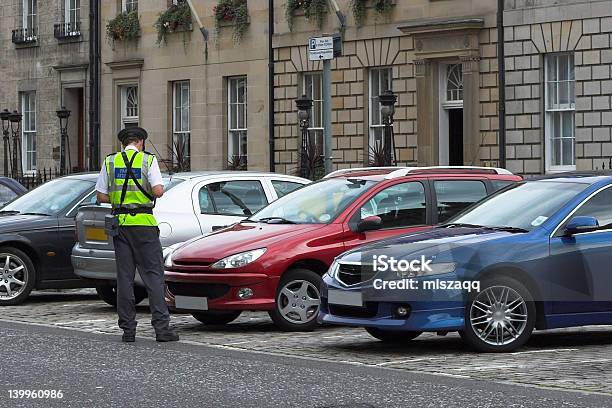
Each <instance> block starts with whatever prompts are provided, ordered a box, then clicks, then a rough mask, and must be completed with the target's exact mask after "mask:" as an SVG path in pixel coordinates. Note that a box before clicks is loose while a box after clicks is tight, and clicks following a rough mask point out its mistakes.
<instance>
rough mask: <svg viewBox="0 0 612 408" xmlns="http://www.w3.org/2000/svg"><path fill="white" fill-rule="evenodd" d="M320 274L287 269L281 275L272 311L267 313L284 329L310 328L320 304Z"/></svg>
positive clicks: (306, 270)
mask: <svg viewBox="0 0 612 408" xmlns="http://www.w3.org/2000/svg"><path fill="white" fill-rule="evenodd" d="M322 282H323V281H322V279H321V277H320V276H319V275H318V274H317V273H315V272H313V271H311V270H309V269H301V268H296V269H290V270H288V271H287V272H285V274H284V275H283V277H282V278H281V280H280V282H279V285H278V289H277V291H276V302H275V304H274V310H271V311H270V312H268V313H269V315H270V318H271V319H272V321H274V324H276V326H277V327H279V328H280V329H281V330H284V331H312V330H314V329H315V328H316V327H317V325H318V323H317V315H318V314H319V308H320V307H321V283H322Z"/></svg>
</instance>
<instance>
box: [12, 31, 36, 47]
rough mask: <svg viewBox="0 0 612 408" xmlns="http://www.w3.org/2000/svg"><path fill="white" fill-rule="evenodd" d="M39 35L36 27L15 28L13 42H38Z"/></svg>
mask: <svg viewBox="0 0 612 408" xmlns="http://www.w3.org/2000/svg"><path fill="white" fill-rule="evenodd" d="M37 36H38V32H37V30H36V29H35V28H17V29H15V30H13V36H12V39H13V44H32V43H35V42H36V40H37Z"/></svg>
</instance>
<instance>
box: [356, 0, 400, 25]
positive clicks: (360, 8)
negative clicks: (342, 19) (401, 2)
mask: <svg viewBox="0 0 612 408" xmlns="http://www.w3.org/2000/svg"><path fill="white" fill-rule="evenodd" d="M368 2H371V4H372V7H373V8H374V11H376V12H377V13H378V14H379V15H381V16H388V15H389V13H391V10H392V8H393V5H394V4H395V3H394V1H393V0H351V9H352V10H353V17H354V18H355V24H356V25H357V27H361V26H362V25H363V23H364V21H365V18H366V8H367V4H368Z"/></svg>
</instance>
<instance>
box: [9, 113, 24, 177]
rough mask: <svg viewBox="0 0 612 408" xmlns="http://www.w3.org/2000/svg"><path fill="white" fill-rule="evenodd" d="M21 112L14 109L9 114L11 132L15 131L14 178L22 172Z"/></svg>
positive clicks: (12, 167) (12, 169) (12, 165)
mask: <svg viewBox="0 0 612 408" xmlns="http://www.w3.org/2000/svg"><path fill="white" fill-rule="evenodd" d="M21 118H22V115H21V113H19V112H17V111H16V110H14V111H13V112H12V113H11V114H10V115H9V121H10V122H11V132H12V133H13V159H12V161H11V173H12V176H13V178H15V177H19V174H20V172H21V170H20V167H21V137H20V136H21V134H20V133H21Z"/></svg>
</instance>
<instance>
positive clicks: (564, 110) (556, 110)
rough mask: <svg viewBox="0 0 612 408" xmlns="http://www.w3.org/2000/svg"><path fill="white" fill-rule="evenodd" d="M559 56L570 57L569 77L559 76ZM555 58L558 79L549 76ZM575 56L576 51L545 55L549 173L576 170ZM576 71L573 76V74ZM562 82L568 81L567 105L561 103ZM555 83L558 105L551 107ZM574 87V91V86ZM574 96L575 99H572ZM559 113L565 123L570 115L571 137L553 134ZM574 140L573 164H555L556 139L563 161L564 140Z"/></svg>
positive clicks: (545, 123)
mask: <svg viewBox="0 0 612 408" xmlns="http://www.w3.org/2000/svg"><path fill="white" fill-rule="evenodd" d="M559 57H568V63H567V69H568V71H567V73H566V74H567V79H563V80H562V79H560V77H559V65H560V64H559ZM552 59H554V61H555V64H556V65H555V66H556V69H555V71H556V79H555V80H552V79H550V78H549V64H551V60H552ZM575 67H576V64H575V57H574V53H568V52H565V53H549V54H545V55H544V95H543V96H544V144H545V171H546V172H547V173H555V172H564V171H573V170H576V89H575V87H576V76H575ZM572 73H574V75H573V78H572V76H571V74H572ZM562 83H567V86H568V88H567V95H568V104H567V106H561V104H560V103H559V88H560V86H561V84H562ZM551 84H555V85H556V86H555V90H556V100H557V104H556V105H558V106H553V107H551V106H550V104H549V100H550V98H549V85H551ZM571 87H573V92H572V88H571ZM572 97H573V99H572ZM556 115H559V121H560V122H561V123H563V121H564V118H565V116H566V115H569V116H570V120H571V132H572V135H571V137H568V136H564V135H563V134H562V133H561V135H560V136H558V137H557V136H556V135H554V134H553V129H554V118H555V116H556ZM568 139H569V140H572V142H573V143H572V153H573V154H572V158H573V164H554V163H553V160H554V153H553V152H554V146H555V144H556V141H557V140H559V143H560V147H561V151H560V153H559V155H560V156H559V157H560V159H561V161H563V144H564V143H563V142H564V140H568Z"/></svg>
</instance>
